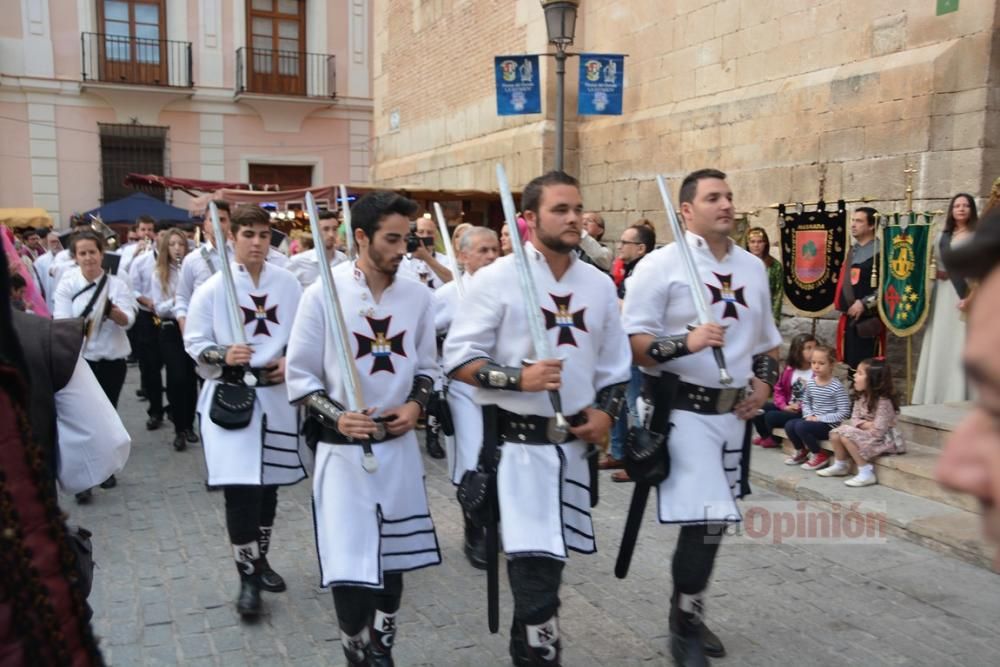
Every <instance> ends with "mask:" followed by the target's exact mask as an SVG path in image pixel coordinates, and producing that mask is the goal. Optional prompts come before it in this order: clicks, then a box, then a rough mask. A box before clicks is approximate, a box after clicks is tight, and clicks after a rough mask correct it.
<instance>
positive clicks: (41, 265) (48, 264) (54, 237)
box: [35, 232, 62, 312]
mask: <svg viewBox="0 0 1000 667" xmlns="http://www.w3.org/2000/svg"><path fill="white" fill-rule="evenodd" d="M60 250H62V244H61V243H60V242H59V235H58V234H56V233H55V232H49V233H48V234H46V235H45V251H44V252H43V253H42V254H40V255H39V256H38V259H36V260H35V273H36V274H38V283H39V284H40V285H41V287H42V290H43V291H44V292H45V303H46V305H48V307H49V312H52V297H53V295H54V293H55V290H54V289H52V287H53V285H52V275H51V274H50V273H49V269H50V268H52V261H53V260H54V259H55V257H56V255H57V254H58V253H59V251H60Z"/></svg>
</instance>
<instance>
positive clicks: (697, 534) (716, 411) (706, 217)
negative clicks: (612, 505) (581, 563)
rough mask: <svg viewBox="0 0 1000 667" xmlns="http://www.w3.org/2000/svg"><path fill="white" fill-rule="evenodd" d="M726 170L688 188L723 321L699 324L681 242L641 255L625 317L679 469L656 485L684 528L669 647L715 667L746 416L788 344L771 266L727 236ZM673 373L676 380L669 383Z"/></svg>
mask: <svg viewBox="0 0 1000 667" xmlns="http://www.w3.org/2000/svg"><path fill="white" fill-rule="evenodd" d="M725 178H726V175H725V174H723V173H722V172H721V171H718V170H715V169H704V170H701V171H696V172H694V173H692V174H690V175H688V176H687V177H686V178H685V179H684V181H683V184H682V185H681V191H680V214H681V216H682V217H683V219H684V222H685V223H686V225H687V232H686V238H685V239H684V242H686V243H687V244H688V245H689V246H690V248H691V253H692V255H693V256H694V262H695V265H696V267H697V270H698V273H699V275H700V277H701V281H702V284H700V285H698V286H697V289H701V290H703V291H704V293H705V301H706V303H708V304H709V309H710V311H711V315H712V317H713V318H714V320H715V322H718V323H721V324H705V325H701V326H695V327H694V328H693V329H690V330H689V328H690V327H691V325H693V324H696V323H697V321H698V317H697V313H696V310H695V306H694V300H693V299H692V296H691V294H692V293H691V286H690V285H689V284H688V280H687V275H686V273H685V267H684V263H683V260H682V255H681V253H680V250H679V248H678V247H677V245H676V243H672V244H670V245H667V246H665V247H663V248H660V249H659V250H656V251H654V252H652V253H650V254H649V255H648V256H647V257H646V259H644V260H643V261H642V262H640V263H639V265H638V266H637V267H636V269H635V272H634V273H633V274H632V276H631V277H630V278H629V279H628V290H627V291H626V294H625V304H624V308H623V314H622V317H623V324H624V327H625V331H626V332H627V333H628V334H629V336H630V339H631V343H632V351H633V354H634V356H635V361H636V363H637V364H638V365H639V366H641V367H643V368H642V370H643V372H644V373H645V377H644V386H643V401H644V402H646V404H647V405H648V406H649V410H648V412H649V415H648V416H649V419H652V420H653V422H657V421H659V422H660V423H659V425H658V426H656V427H655V428H653V427H652V426H651V430H653V431H654V432H657V433H666V432H667V431H669V437H668V440H667V445H666V446H667V449H668V451H669V458H670V474H669V475H668V477H667V479H666V480H664V481H663V482H661V483H660V484H659V487H658V491H659V493H658V510H659V512H658V515H659V520H660V522H661V523H670V524H681V531H680V536H679V538H678V541H677V549H676V551H675V552H674V558H673V578H674V592H673V597H672V599H671V610H670V633H671V639H670V648H671V654H672V655H673V657H674V660H675V662H676V663H677V664H679V665H706V664H708V663H707V660H706V658H705V655H706V654H708V655H715V656H721V655H724V654H725V649H724V648H723V646H722V644H721V642H719V640H718V638H717V637H716V636H715V635H714V634H713V633H711V631H710V630H708V628H706V627H705V625H704V624H703V623H702V620H701V611H702V608H703V597H704V591H705V588H706V586H707V585H708V579H709V577H710V576H711V573H712V565H713V563H714V562H715V556H716V553H717V551H718V547H719V541H720V539H721V537H722V534H723V532H724V531H725V525H726V524H727V523H734V522H738V521H740V520H741V517H740V512H739V509H738V508H737V506H736V503H735V499H736V498H740V497H742V496H744V495H746V494H748V493H749V492H750V486H749V483H748V482H749V480H748V471H749V446H748V445H749V435H750V430H749V423H750V422H749V421H748V420H749V419H751V418H752V417H753V416H754V415H755V414H756V413H757V411H758V410H759V409H760V408H761V407H762V406H763V404H764V401H765V400H766V399H767V397H768V396H769V395H770V391H771V387H772V386H773V385H774V383H775V381H776V380H777V368H778V364H777V355H778V346H779V345H780V344H781V336H780V334H779V333H778V330H777V328H776V327H775V325H774V318H773V317H772V316H771V310H770V308H771V306H770V303H771V302H770V294H769V290H768V281H767V274H766V272H765V269H764V265H763V264H762V263H761V262H760V261H759V260H758V259H757V258H755V257H754V256H753V255H751V254H750V253H749V252H747V251H746V250H744V249H742V248H740V247H739V246H738V245H736V244H735V243H733V241H732V240H730V238H729V234H730V232H732V230H733V224H734V222H733V210H734V209H733V201H732V196H733V195H732V191H731V190H730V189H729V185H728V184H727V183H726V180H725ZM712 347H720V348H722V351H723V354H724V356H725V360H726V363H727V365H728V370H729V373H730V374H731V375H732V377H733V383H732V385H731V386H730V387H725V386H724V385H722V384H721V383H720V380H719V367H718V366H717V364H716V361H715V359H714V357H713V353H712V351H711V349H710V348H712ZM667 379H669V381H670V382H671V383H673V382H676V384H674V385H672V386H673V387H674V388H673V389H671V390H669V391H668V390H666V389H664V387H666V386H667V382H665V380H667ZM668 393H669V395H667V394H668ZM668 413H669V416H668ZM649 419H647V424H648V423H649ZM667 419H669V423H670V427H669V428H667V426H666V422H667ZM654 425H655V424H654Z"/></svg>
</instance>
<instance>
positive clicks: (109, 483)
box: [101, 475, 118, 489]
mask: <svg viewBox="0 0 1000 667" xmlns="http://www.w3.org/2000/svg"><path fill="white" fill-rule="evenodd" d="M116 486H118V480H117V479H116V478H115V476H114V475H112V476H111V477H108V478H107V479H106V480H104V481H103V482H101V488H102V489H113V488H115V487H116Z"/></svg>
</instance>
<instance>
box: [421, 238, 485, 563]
mask: <svg viewBox="0 0 1000 667" xmlns="http://www.w3.org/2000/svg"><path fill="white" fill-rule="evenodd" d="M457 251H458V259H459V261H460V262H461V263H462V266H463V267H465V273H463V274H462V276H461V278H460V279H461V280H462V281H463V284H464V285H465V286H467V285H468V284H469V282H470V281H471V280H472V277H473V276H474V275H475V274H476V272H477V271H479V269H481V268H483V267H486V266H489V265H490V264H492V263H493V262H494V261H496V259H497V257H499V256H500V240H499V239H498V238H497V234H496V232H494V231H493V230H492V229H490V228H489V227H473V228H472V229H470V230H469V231H467V232H466V233H465V234H464V235H463V236H462V240H461V241H459V244H458V248H457ZM434 297H435V302H436V312H435V315H434V328H435V329H437V333H438V338H443V337H444V336H445V335H446V334H447V333H448V329H449V328H451V323H452V321H454V319H455V313H456V312H457V311H458V310H459V309H460V308H461V298H460V296H459V293H458V280H452V281H451V282H449V283H445V284H444V285H442V286H441V287H439V288H438V289H437V291H436V292H435V293H434ZM445 393H446V396H447V401H448V408H449V410H450V413H451V419H452V424H453V425H454V429H455V434H454V435H452V436H449V437H447V438H445V448H446V449H447V454H448V463H449V468H450V470H451V482H452V484H458V483H459V482H461V481H462V475H464V474H465V471H467V470H475V469H476V466H477V463H478V459H479V450H480V448H481V447H482V444H483V410H482V408H481V407H480V406H479V405H477V404H476V401H475V399H474V398H473V389H472V387H470V386H469V385H467V384H465V383H464V382H449V383H448V384H447V387H446V389H445ZM463 520H464V521H465V557H466V558H468V559H469V563H471V564H472V566H473V567H475V568H478V569H480V570H483V569H486V532H485V530H484V529H483V528H482V527H481V526H476V525H475V524H474V523H473V522H472V521H471V520H470V518H469V517H468V516H467V515H466V514H465V513H464V512H463Z"/></svg>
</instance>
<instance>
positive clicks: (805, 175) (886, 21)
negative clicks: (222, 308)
mask: <svg viewBox="0 0 1000 667" xmlns="http://www.w3.org/2000/svg"><path fill="white" fill-rule="evenodd" d="M935 5H936V3H935V2H932V1H931V0H629V1H628V2H622V1H620V0H582V3H581V9H580V18H579V20H578V22H577V40H576V47H575V48H577V49H584V50H588V51H595V52H617V53H627V54H629V57H628V58H627V60H626V65H625V71H626V75H625V76H626V78H625V100H624V109H625V114H624V115H622V116H617V117H614V116H609V117H587V118H585V119H578V118H577V117H576V113H575V108H576V94H575V89H576V84H575V79H576V75H575V72H576V61H575V60H570V62H569V64H568V68H567V69H568V70H569V71H568V73H567V91H568V96H567V114H566V115H567V126H566V145H567V155H566V167H567V170H568V171H570V172H571V173H575V174H577V175H578V176H579V177H580V178H581V181H582V183H583V186H584V198H585V201H586V203H587V205H588V206H590V207H593V208H598V209H600V210H602V211H604V212H605V213H606V217H607V219H608V221H609V231H610V232H611V233H612V234H615V233H616V231H615V230H616V229H617V228H620V227H621V226H623V225H624V224H626V223H627V222H628V221H630V220H633V219H635V218H637V217H639V216H648V217H650V218H651V219H653V220H654V221H657V222H658V223H662V219H663V216H662V214H661V213H660V204H659V198H658V195H657V192H656V188H655V184H654V183H653V181H652V178H653V176H654V175H655V174H656V173H664V174H666V175H668V176H669V177H671V178H673V179H675V180H673V185H674V189H675V190H676V178H679V177H680V176H682V175H683V174H684V173H686V172H688V171H690V170H692V169H696V168H699V167H704V166H718V167H720V168H722V169H723V170H725V171H727V172H728V173H729V174H730V180H731V183H732V185H733V188H734V191H735V193H736V198H737V205H738V208H740V209H741V210H761V213H760V215H759V217H757V218H754V222H761V223H763V224H764V225H765V226H766V227H769V228H771V229H772V230H773V228H774V224H775V215H774V213H773V212H771V211H769V210H767V209H766V208H765V207H766V206H767V205H768V204H771V203H774V202H777V201H795V200H808V201H811V200H814V199H815V198H816V197H817V194H818V188H819V177H820V173H821V172H823V173H825V194H826V197H827V199H835V198H837V197H840V196H846V197H860V196H870V197H873V198H874V200H875V202H874V205H875V206H877V207H880V208H882V209H883V210H890V211H891V210H894V209H895V208H896V206H898V205H899V202H900V200H901V198H902V196H903V191H904V188H905V183H904V176H903V169H904V165H905V164H906V162H907V161H910V162H911V163H912V164H913V165H914V166H915V167H916V168H917V169H918V170H919V173H918V174H917V178H916V180H915V182H914V189H915V193H914V194H915V201H916V204H917V206H918V207H921V206H927V207H932V208H940V207H941V206H942V205H943V203H944V202H945V201H946V200H947V198H948V197H949V196H950V195H951V194H953V193H955V192H957V191H962V190H965V191H969V192H972V193H974V194H976V195H977V196H978V195H983V194H985V193H986V192H987V191H988V187H989V183H990V182H991V181H992V179H993V177H994V176H996V175H998V174H1000V150H998V148H997V137H998V136H1000V92H998V87H997V79H998V76H1000V40H998V39H997V32H996V29H995V24H996V22H997V20H998V16H997V11H996V5H997V3H996V2H994V1H993V0H962V1H961V2H960V6H959V10H958V11H957V12H953V13H950V14H945V15H942V16H936V15H935ZM374 20H375V37H374V39H375V43H374V51H375V54H376V56H375V73H374V76H375V81H374V86H375V140H376V153H375V159H374V163H373V168H372V171H373V174H372V175H373V180H375V181H376V182H381V183H386V184H395V185H401V184H412V185H423V186H427V187H441V188H476V189H484V190H489V189H494V188H495V184H494V182H493V164H494V163H495V162H496V161H497V160H503V161H504V162H505V164H506V165H507V169H508V173H509V174H510V175H511V179H512V181H514V183H513V185H514V186H515V187H517V186H518V185H523V183H525V182H526V181H527V180H528V179H530V178H531V177H532V176H534V175H537V174H538V173H540V172H541V171H543V170H544V169H546V168H549V167H550V166H551V164H552V156H551V151H552V146H553V144H554V123H553V121H552V118H553V117H554V112H553V108H554V92H553V90H554V82H553V80H552V79H553V78H554V74H553V69H554V68H553V63H552V62H551V59H543V63H542V70H543V78H542V85H543V90H544V91H545V95H544V96H543V111H544V113H543V114H540V115H533V116H514V117H507V118H500V117H497V116H496V110H495V98H494V94H493V78H492V77H493V75H492V62H493V60H492V58H493V56H494V55H500V54H511V53H541V52H544V51H546V50H547V45H546V35H545V25H544V17H543V13H542V10H541V8H540V6H539V4H538V1H537V0H376V4H375V19H374ZM394 117H395V118H397V119H398V128H396V127H392V126H391V120H392V119H393V118H394Z"/></svg>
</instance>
